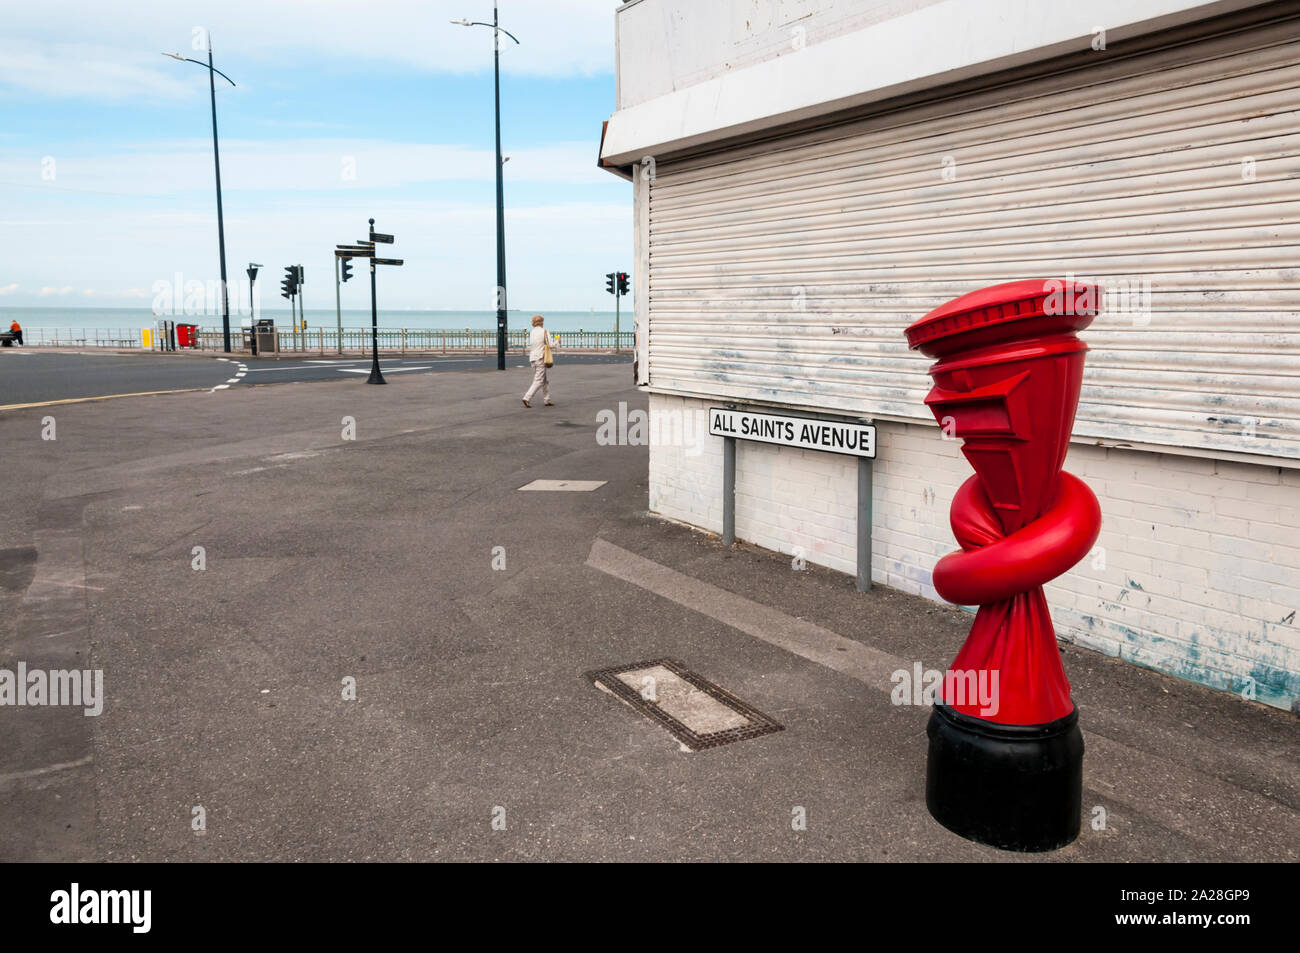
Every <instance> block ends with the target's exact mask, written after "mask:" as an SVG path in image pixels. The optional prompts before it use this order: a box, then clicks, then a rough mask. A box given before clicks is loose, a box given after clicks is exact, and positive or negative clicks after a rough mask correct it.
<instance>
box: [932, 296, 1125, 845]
mask: <svg viewBox="0 0 1300 953" xmlns="http://www.w3.org/2000/svg"><path fill="white" fill-rule="evenodd" d="M1101 294H1102V291H1101V289H1100V288H1099V287H1097V286H1096V285H1090V284H1081V283H1078V282H1072V281H1058V280H1038V279H1035V280H1029V281H1015V282H1010V283H1008V284H1002V285H996V286H994V287H991V288H983V289H981V290H979V291H974V292H971V293H970V294H967V295H963V296H962V297H960V298H957V299H955V300H953V301H950V302H948V303H947V304H945V305H942V306H940V307H938V308H936V309H935V310H933V311H931V312H930V313H929V314H927V315H926V316H925V317H923V318H921V319H920V320H919V321H917V322H916V323H915V324H913V325H912V326H911V327H909V328H908V329H907V332H906V334H907V341H908V344H909V346H910V347H912V348H913V349H916V350H919V351H921V353H923V354H925V355H926V356H927V357H932V358H937V362H936V363H935V364H934V365H933V366H932V367H931V368H930V376H931V378H932V379H933V381H934V386H933V388H932V389H931V390H930V393H929V395H928V396H927V397H926V399H925V402H926V405H927V406H928V407H929V408H930V410H931V412H932V413H933V414H934V416H935V418H936V419H937V420H938V421H939V423H940V426H941V427H943V429H944V432H945V435H950V436H953V437H956V438H957V439H960V440H961V441H962V453H963V454H965V456H966V459H967V461H968V462H969V463H970V465H971V466H972V467H973V468H974V470H975V475H974V476H972V477H970V478H969V479H968V480H967V481H966V482H965V483H964V484H962V486H961V487H960V488H959V489H958V491H957V493H956V495H955V496H954V498H953V503H952V510H951V520H952V529H953V535H955V536H956V538H957V542H958V544H959V545H960V546H961V550H960V551H959V552H955V553H950V554H949V555H947V556H945V557H943V558H942V559H941V560H939V562H938V564H937V565H936V566H935V568H934V577H933V579H934V588H935V590H936V591H937V592H938V593H939V595H941V596H943V598H945V599H947V600H949V601H950V602H955V603H958V604H960V605H977V606H979V610H978V612H977V613H976V616H975V622H974V625H972V627H971V631H970V635H969V636H968V637H967V639H966V642H965V644H964V645H963V646H962V648H961V651H960V652H958V654H957V657H956V659H955V660H954V661H953V663H952V666H951V668H950V671H949V676H948V677H946V678H945V680H944V693H943V701H942V703H939V704H936V705H935V707H934V710H933V712H932V714H931V717H930V724H929V728H928V734H929V737H930V749H929V756H928V759H927V765H926V805H927V807H929V809H930V813H931V814H932V815H933V816H934V818H935V819H936V820H938V821H939V822H940V823H941V824H943V825H944V826H945V827H948V828H949V829H950V830H953V831H955V832H956V833H958V834H961V835H962V836H964V837H967V838H969V839H971V840H976V841H979V842H981V843H986V844H991V845H993V846H995V847H1001V848H1005V849H1008V850H1051V849H1054V848H1057V847H1061V846H1064V845H1065V844H1068V843H1070V841H1072V840H1074V838H1075V837H1077V836H1078V833H1079V816H1080V810H1081V807H1082V794H1083V736H1082V734H1081V733H1080V731H1079V726H1078V712H1077V710H1076V709H1075V707H1074V703H1073V701H1071V699H1070V683H1069V680H1068V679H1067V678H1066V676H1065V668H1064V666H1062V664H1061V657H1060V652H1059V649H1058V648H1057V644H1056V633H1055V631H1054V630H1053V628H1052V620H1051V616H1050V614H1049V612H1048V608H1047V600H1046V598H1045V596H1044V595H1043V588H1042V587H1043V585H1044V584H1046V583H1047V582H1050V581H1051V580H1052V579H1055V578H1056V577H1057V576H1059V575H1061V574H1062V573H1064V572H1066V571H1067V570H1069V569H1070V568H1071V567H1072V566H1074V565H1075V564H1076V563H1077V562H1078V561H1079V560H1080V559H1082V558H1083V557H1084V556H1085V555H1087V554H1088V552H1089V551H1090V550H1091V549H1092V546H1093V544H1094V543H1095V542H1096V540H1097V534H1098V532H1099V531H1100V528H1101V511H1100V508H1099V507H1098V505H1097V498H1096V497H1095V496H1094V495H1093V493H1092V491H1091V490H1090V489H1088V487H1087V485H1085V484H1084V483H1083V481H1081V480H1079V479H1078V478H1077V477H1075V476H1072V475H1071V474H1069V473H1065V472H1063V471H1062V470H1061V467H1062V465H1063V464H1064V462H1065V454H1066V451H1067V449H1068V448H1069V441H1070V433H1071V430H1072V428H1073V426H1074V414H1075V410H1076V408H1077V406H1078V402H1079V390H1080V387H1081V384H1082V380H1083V361H1084V355H1085V354H1086V352H1087V349H1088V346H1087V345H1086V344H1084V343H1083V342H1082V341H1080V340H1079V339H1078V337H1077V336H1076V332H1078V331H1081V330H1083V329H1084V328H1086V327H1087V326H1088V325H1089V324H1090V323H1091V322H1092V319H1093V317H1094V316H1095V315H1096V314H1097V312H1098V311H1099V310H1100V305H1101ZM971 685H979V686H981V687H987V686H992V688H993V694H994V696H995V697H994V699H993V703H992V704H989V703H988V700H987V699H986V698H985V697H983V696H982V695H980V696H979V697H971V696H972V694H973V693H971V692H968V691H965V690H964V688H965V687H966V686H971Z"/></svg>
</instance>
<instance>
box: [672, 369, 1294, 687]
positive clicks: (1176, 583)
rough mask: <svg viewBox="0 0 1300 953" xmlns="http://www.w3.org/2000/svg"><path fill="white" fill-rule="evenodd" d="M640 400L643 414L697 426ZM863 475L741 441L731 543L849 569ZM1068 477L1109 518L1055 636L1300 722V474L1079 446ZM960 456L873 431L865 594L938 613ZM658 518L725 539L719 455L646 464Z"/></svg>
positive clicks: (1078, 570)
mask: <svg viewBox="0 0 1300 953" xmlns="http://www.w3.org/2000/svg"><path fill="white" fill-rule="evenodd" d="M708 406H709V404H708V403H706V402H704V401H697V400H690V399H685V398H680V397H669V396H665V395H660V394H651V395H650V413H651V415H652V418H653V417H654V415H656V414H659V413H662V412H664V411H676V412H679V413H688V412H698V411H707V408H708ZM856 468H857V463H856V460H855V459H854V458H852V457H848V456H841V455H837V454H827V453H815V452H812V451H804V450H792V449H790V448H786V447H776V446H771V445H765V444H759V443H753V442H748V441H739V443H738V447H737V453H736V535H737V537H738V538H740V539H744V540H747V541H749V542H753V543H756V544H758V545H760V546H764V547H767V548H769V549H773V550H776V551H778V552H782V553H792V552H794V549H795V547H801V548H802V550H803V552H804V553H805V555H806V558H807V559H808V561H809V562H813V563H817V564H819V565H823V566H828V567H830V568H832V569H837V570H840V571H841V572H846V573H853V572H854V571H855V567H856V542H855V541H856V529H855V526H854V517H855V513H856V503H857V475H856V473H857V470H856ZM1066 469H1068V470H1069V471H1070V472H1072V473H1074V474H1076V475H1077V476H1079V477H1081V478H1083V479H1084V480H1085V481H1086V482H1087V483H1088V485H1089V486H1091V487H1092V489H1093V491H1094V492H1095V493H1096V494H1097V498H1098V499H1099V500H1100V501H1101V511H1102V530H1101V538H1100V539H1099V540H1098V546H1099V547H1100V549H1099V550H1098V551H1096V552H1095V553H1094V555H1093V556H1092V557H1090V558H1089V559H1085V560H1084V561H1083V562H1082V563H1080V564H1079V565H1078V566H1076V567H1075V568H1074V569H1073V570H1071V571H1070V572H1069V573H1067V574H1066V575H1064V576H1062V577H1060V578H1059V579H1058V580H1056V581H1055V582H1054V583H1052V584H1050V585H1049V586H1048V587H1047V599H1048V602H1049V603H1050V604H1051V606H1052V617H1053V620H1054V621H1055V623H1056V628H1057V634H1058V636H1059V637H1060V638H1061V639H1063V640H1065V641H1070V642H1074V643H1077V644H1078V645H1082V646H1086V647H1088V648H1092V649H1095V650H1097V651H1100V652H1105V653H1106V654H1108V655H1118V656H1120V657H1122V658H1125V659H1128V660H1130V661H1133V662H1136V663H1138V664H1140V665H1144V666H1147V667H1150V668H1156V669H1159V670H1160V671H1163V672H1167V673H1169V674H1171V675H1176V676H1179V677H1182V678H1187V679H1190V680H1192V681H1195V682H1199V683H1201V684H1205V685H1210V686H1212V687H1214V688H1218V689H1222V690H1224V691H1233V692H1237V693H1243V692H1249V691H1250V689H1251V688H1252V687H1253V692H1254V696H1255V697H1256V698H1257V699H1258V700H1259V701H1261V702H1265V703H1267V704H1271V705H1275V706H1278V707H1281V708H1296V707H1300V702H1298V701H1297V699H1300V622H1298V621H1297V610H1298V609H1300V471H1296V470H1288V469H1284V468H1280V467H1269V466H1259V465H1253V464H1246V463H1230V462H1226V461H1216V460H1211V459H1205V458H1200V457H1186V456H1180V455H1176V454H1160V453H1148V452H1142V451H1135V450H1115V449H1106V448H1101V447H1090V446H1084V445H1074V446H1072V447H1071V449H1070V453H1069V456H1068V458H1067V460H1066ZM970 474H971V469H970V467H969V465H968V464H967V463H966V460H965V458H964V457H962V455H961V452H960V444H959V442H958V441H956V440H944V439H942V437H941V435H940V432H939V430H938V428H936V427H934V426H928V425H922V424H894V423H885V422H882V423H880V424H879V425H878V453H877V458H876V462H875V467H874V483H875V492H874V496H873V507H874V516H875V518H874V526H873V530H872V549H873V554H872V563H871V578H872V581H873V582H875V583H878V584H882V585H886V586H891V587H893V588H896V589H902V590H904V591H906V592H911V593H915V594H917V595H921V596H924V597H926V598H928V599H934V600H936V601H938V599H939V597H938V594H937V593H935V591H934V587H933V585H932V584H931V581H930V572H931V570H932V569H933V567H934V564H935V562H936V561H937V560H938V559H939V557H940V556H942V555H944V554H945V553H947V552H950V551H951V550H952V549H954V548H955V546H956V543H955V541H954V540H953V536H952V531H951V529H950V528H949V525H948V507H949V505H950V504H951V502H952V497H953V493H954V492H955V491H956V489H957V487H958V486H960V485H961V483H962V481H964V480H965V479H966V478H967V477H968V476H969V475H970ZM650 509H651V511H653V512H655V513H659V514H661V515H663V516H667V517H670V518H672V519H676V520H680V521H682V522H684V523H689V524H691V525H694V526H698V527H701V528H703V529H707V530H710V531H712V532H715V533H716V532H721V530H722V439H721V438H720V437H710V436H708V435H707V433H705V434H704V435H703V437H702V438H701V441H700V442H699V444H697V445H696V446H695V447H692V448H687V447H681V446H666V445H663V444H659V445H655V444H653V443H652V445H651V447H650Z"/></svg>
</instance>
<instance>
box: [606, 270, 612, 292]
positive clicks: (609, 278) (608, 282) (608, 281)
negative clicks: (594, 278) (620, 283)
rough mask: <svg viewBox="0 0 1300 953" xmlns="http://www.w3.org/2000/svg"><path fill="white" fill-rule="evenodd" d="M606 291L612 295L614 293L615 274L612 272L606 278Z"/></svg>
mask: <svg viewBox="0 0 1300 953" xmlns="http://www.w3.org/2000/svg"><path fill="white" fill-rule="evenodd" d="M605 290H606V291H607V292H609V293H610V294H613V293H614V273H613V272H612V271H611V272H610V273H609V274H607V275H606V276H605Z"/></svg>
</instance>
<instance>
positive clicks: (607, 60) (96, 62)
mask: <svg viewBox="0 0 1300 953" xmlns="http://www.w3.org/2000/svg"><path fill="white" fill-rule="evenodd" d="M617 5H618V4H617V2H616V0H505V2H503V3H502V4H501V25H502V26H503V27H505V28H507V29H509V30H510V31H511V32H512V33H514V34H515V35H516V36H517V37H519V39H520V41H521V45H519V46H516V45H515V44H514V43H511V42H510V40H509V39H508V38H506V37H504V36H503V37H502V50H501V67H502V70H503V71H504V72H507V73H515V74H525V75H541V76H572V75H592V74H596V73H608V72H610V71H612V69H613V59H614V9H615V8H616V7H617ZM462 17H463V18H466V19H470V20H483V21H490V20H491V18H492V5H491V3H489V2H487V0H436V2H434V0H366V2H365V3H364V4H360V5H359V4H358V3H357V2H356V0H312V2H311V3H305V2H301V0H297V2H292V0H219V2H218V0H199V2H191V3H185V4H177V3H175V0H133V2H131V3H129V4H122V3H104V2H103V0H42V2H41V3H24V4H9V5H7V8H6V10H5V22H4V27H5V35H6V37H7V40H6V41H5V42H4V43H2V44H0V88H2V87H4V86H6V85H7V86H10V87H15V88H19V89H23V90H28V91H30V92H34V93H38V94H41V95H45V96H51V97H85V98H91V99H97V100H119V99H124V98H128V97H137V96H144V97H151V98H164V99H172V98H177V97H183V96H187V95H195V94H197V93H198V92H199V91H200V84H198V83H195V82H193V76H191V75H187V73H188V72H191V71H196V70H195V67H193V66H188V65H184V64H180V63H175V62H170V61H167V60H164V59H162V58H161V57H160V56H158V54H159V53H160V52H162V51H164V50H167V51H176V52H178V53H180V54H181V55H182V56H192V57H194V58H196V59H202V58H203V57H204V55H205V54H204V53H203V52H201V50H196V49H193V48H192V46H193V44H194V42H195V40H194V36H195V30H201V29H207V30H210V31H211V36H212V38H213V48H214V54H215V59H216V65H217V67H218V68H219V69H221V68H224V67H223V64H226V65H229V64H230V63H231V61H232V60H234V61H236V62H238V61H239V60H241V59H244V58H249V59H255V60H260V61H263V62H273V63H275V64H277V66H281V67H284V68H287V69H294V68H298V67H303V66H306V65H307V64H311V66H312V67H313V68H316V69H320V68H322V67H323V63H322V61H329V63H328V66H326V67H324V68H328V69H330V70H332V71H335V72H338V71H341V70H342V71H352V70H355V71H359V72H360V71H373V70H375V69H377V68H383V69H391V68H392V67H399V68H404V69H409V70H417V71H421V72H431V73H438V72H451V73H466V72H478V71H482V70H486V69H490V68H491V64H492V34H491V30H489V29H485V28H483V27H472V28H466V27H461V26H455V25H453V24H451V23H450V22H448V21H449V20H450V19H452V18H462ZM201 35H202V34H200V36H201ZM198 42H199V45H200V46H202V42H201V40H200V41H198ZM227 71H229V70H227ZM235 81H236V82H239V77H238V76H236V77H235ZM202 91H203V92H206V89H203V90H202Z"/></svg>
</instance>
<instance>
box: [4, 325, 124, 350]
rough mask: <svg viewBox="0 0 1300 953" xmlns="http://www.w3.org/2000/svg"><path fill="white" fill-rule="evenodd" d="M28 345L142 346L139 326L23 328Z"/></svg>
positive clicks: (24, 339) (25, 343) (24, 342)
mask: <svg viewBox="0 0 1300 953" xmlns="http://www.w3.org/2000/svg"><path fill="white" fill-rule="evenodd" d="M23 344H24V345H26V346H27V347H115V348H129V347H135V348H138V347H139V346H140V329H139V328H28V327H24V328H23Z"/></svg>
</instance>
